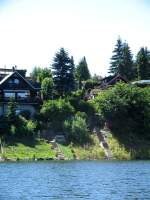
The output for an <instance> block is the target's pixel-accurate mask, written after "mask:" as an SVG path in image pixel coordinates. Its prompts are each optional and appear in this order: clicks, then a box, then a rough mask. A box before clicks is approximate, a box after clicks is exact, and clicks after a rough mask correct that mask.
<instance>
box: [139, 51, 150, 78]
mask: <svg viewBox="0 0 150 200" xmlns="http://www.w3.org/2000/svg"><path fill="white" fill-rule="evenodd" d="M136 66H137V71H138V79H139V80H140V79H141V80H147V79H150V52H149V51H148V49H147V48H146V47H145V48H144V47H142V48H141V49H140V51H139V52H138V54H137V57H136Z"/></svg>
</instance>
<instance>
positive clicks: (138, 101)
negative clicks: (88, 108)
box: [95, 83, 150, 142]
mask: <svg viewBox="0 0 150 200" xmlns="http://www.w3.org/2000/svg"><path fill="white" fill-rule="evenodd" d="M95 102H96V105H97V108H98V110H99V113H100V114H102V115H103V116H104V118H105V120H106V121H107V122H108V125H109V127H110V128H111V129H112V130H114V131H115V133H117V134H119V135H121V134H122V135H126V137H128V140H130V139H131V141H132V142H133V141H134V138H135V136H137V135H138V137H147V138H150V124H149V120H150V89H149V88H139V87H137V86H133V85H128V84H121V83H119V84H117V85H116V86H115V87H112V88H110V89H108V90H107V91H104V92H102V93H101V94H99V96H98V97H97V98H96V100H95Z"/></svg>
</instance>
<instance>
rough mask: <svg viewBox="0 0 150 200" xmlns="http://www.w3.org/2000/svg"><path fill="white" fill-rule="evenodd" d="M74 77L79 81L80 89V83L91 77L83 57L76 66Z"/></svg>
mask: <svg viewBox="0 0 150 200" xmlns="http://www.w3.org/2000/svg"><path fill="white" fill-rule="evenodd" d="M76 76H77V79H78V81H79V88H80V89H81V86H82V81H86V80H88V79H90V77H91V75H90V72H89V69H88V65H87V62H86V58H85V57H83V58H82V59H81V60H80V62H79V64H78V66H77V68H76Z"/></svg>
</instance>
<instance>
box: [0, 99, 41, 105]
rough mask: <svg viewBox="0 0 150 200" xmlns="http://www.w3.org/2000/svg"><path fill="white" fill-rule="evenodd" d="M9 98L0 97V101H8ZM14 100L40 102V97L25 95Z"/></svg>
mask: <svg viewBox="0 0 150 200" xmlns="http://www.w3.org/2000/svg"><path fill="white" fill-rule="evenodd" d="M11 100H12V98H9V97H0V102H4V103H5V102H6V103H7V102H10V101H11ZM14 101H15V102H18V103H30V104H32V103H33V104H39V103H41V98H40V97H26V98H20V97H17V98H14Z"/></svg>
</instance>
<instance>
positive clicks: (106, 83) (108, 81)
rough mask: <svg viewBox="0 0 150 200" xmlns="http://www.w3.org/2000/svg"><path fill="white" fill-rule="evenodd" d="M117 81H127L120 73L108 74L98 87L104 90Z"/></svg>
mask: <svg viewBox="0 0 150 200" xmlns="http://www.w3.org/2000/svg"><path fill="white" fill-rule="evenodd" d="M118 82H124V83H128V81H127V80H126V79H125V78H124V77H122V76H121V75H120V74H117V75H114V76H108V77H105V78H103V79H102V80H101V84H100V89H102V90H105V89H107V88H108V87H110V86H113V85H115V84H116V83H118Z"/></svg>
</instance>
